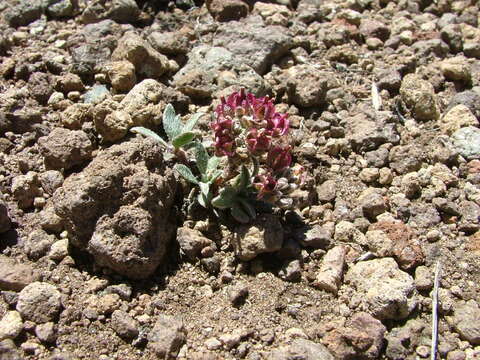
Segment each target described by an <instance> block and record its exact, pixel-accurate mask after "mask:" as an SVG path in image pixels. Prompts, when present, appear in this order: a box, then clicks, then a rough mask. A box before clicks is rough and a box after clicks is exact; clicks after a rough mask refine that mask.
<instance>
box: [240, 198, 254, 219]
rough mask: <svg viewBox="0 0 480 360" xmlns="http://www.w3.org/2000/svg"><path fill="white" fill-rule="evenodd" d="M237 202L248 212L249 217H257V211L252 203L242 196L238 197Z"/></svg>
mask: <svg viewBox="0 0 480 360" xmlns="http://www.w3.org/2000/svg"><path fill="white" fill-rule="evenodd" d="M238 201H239V203H240V204H241V205H242V209H243V210H244V211H245V212H246V213H247V214H248V216H249V217H250V218H251V219H255V218H256V217H257V212H256V211H255V208H254V207H253V205H252V204H251V203H250V201H248V200H247V199H244V198H238Z"/></svg>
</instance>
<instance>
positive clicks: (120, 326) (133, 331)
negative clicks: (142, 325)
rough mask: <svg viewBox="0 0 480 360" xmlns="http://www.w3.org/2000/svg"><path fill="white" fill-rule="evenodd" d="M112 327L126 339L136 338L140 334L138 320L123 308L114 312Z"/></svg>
mask: <svg viewBox="0 0 480 360" xmlns="http://www.w3.org/2000/svg"><path fill="white" fill-rule="evenodd" d="M111 327H112V328H113V330H114V331H115V332H116V333H117V335H118V336H120V337H121V338H124V339H134V338H136V337H137V336H138V334H139V330H138V322H137V321H136V320H135V319H134V318H132V317H131V316H130V315H129V314H128V313H126V312H125V311H122V310H115V311H114V312H113V313H112V321H111Z"/></svg>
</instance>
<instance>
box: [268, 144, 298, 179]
mask: <svg viewBox="0 0 480 360" xmlns="http://www.w3.org/2000/svg"><path fill="white" fill-rule="evenodd" d="M291 163H292V155H291V154H290V146H289V145H287V146H278V145H277V146H273V147H272V148H271V149H270V151H269V152H268V155H267V165H268V166H269V167H270V168H271V169H272V170H273V171H274V172H279V171H282V170H284V169H286V168H288V167H289V166H290V165H291Z"/></svg>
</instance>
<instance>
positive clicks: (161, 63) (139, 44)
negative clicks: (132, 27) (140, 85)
mask: <svg viewBox="0 0 480 360" xmlns="http://www.w3.org/2000/svg"><path fill="white" fill-rule="evenodd" d="M112 60H113V61H121V60H127V61H129V62H131V63H132V64H133V65H134V66H135V70H136V71H137V73H138V74H140V75H142V76H144V77H147V78H153V79H158V78H159V77H161V76H162V75H163V74H164V73H166V72H168V71H170V64H169V61H168V58H167V57H166V56H165V55H162V54H160V53H159V52H158V51H156V50H155V49H154V48H153V47H152V46H151V45H150V44H149V43H148V42H147V41H145V40H143V39H142V38H141V37H140V36H139V35H137V34H135V33H133V32H128V33H126V34H125V35H124V36H123V37H122V38H121V39H120V40H119V41H118V46H117V48H116V49H115V50H114V51H113V53H112Z"/></svg>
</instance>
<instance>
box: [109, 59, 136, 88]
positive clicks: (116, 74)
mask: <svg viewBox="0 0 480 360" xmlns="http://www.w3.org/2000/svg"><path fill="white" fill-rule="evenodd" d="M107 74H108V77H109V79H110V82H111V84H112V87H113V89H114V90H115V91H116V92H117V93H123V92H128V91H130V90H131V89H132V88H133V87H134V86H135V83H136V82H137V77H136V76H135V67H134V66H133V64H132V63H131V62H130V61H127V60H123V61H113V62H111V63H109V64H107Z"/></svg>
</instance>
